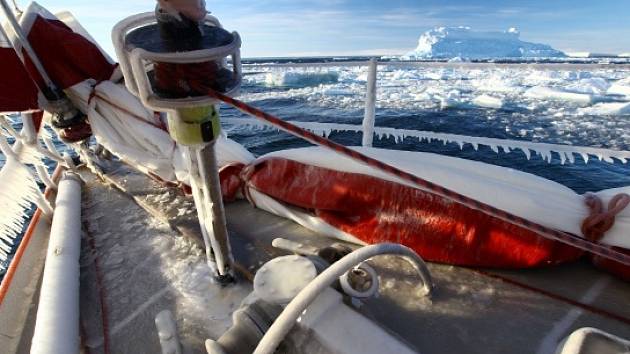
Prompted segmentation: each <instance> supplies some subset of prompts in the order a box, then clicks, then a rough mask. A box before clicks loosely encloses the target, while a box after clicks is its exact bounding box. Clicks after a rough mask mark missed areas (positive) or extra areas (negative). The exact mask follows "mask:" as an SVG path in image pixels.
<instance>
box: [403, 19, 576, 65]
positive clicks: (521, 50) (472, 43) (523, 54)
mask: <svg viewBox="0 0 630 354" xmlns="http://www.w3.org/2000/svg"><path fill="white" fill-rule="evenodd" d="M519 36H520V32H519V31H518V30H517V29H515V28H510V29H509V30H507V31H505V32H498V31H497V32H479V31H473V30H472V29H471V28H470V27H437V28H434V29H432V30H430V31H427V32H425V33H423V34H422V35H421V36H420V39H419V40H418V47H417V48H416V49H415V50H414V51H412V52H409V53H407V54H406V55H404V56H403V59H411V60H414V59H451V58H464V59H489V58H550V57H552V58H564V57H566V54H565V53H563V52H561V51H559V50H556V49H553V48H552V47H551V46H549V45H546V44H538V43H530V42H525V41H522V40H520V39H519Z"/></svg>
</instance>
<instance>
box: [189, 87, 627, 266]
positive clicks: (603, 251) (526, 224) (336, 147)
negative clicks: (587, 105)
mask: <svg viewBox="0 0 630 354" xmlns="http://www.w3.org/2000/svg"><path fill="white" fill-rule="evenodd" d="M190 84H191V86H192V88H193V89H194V90H197V91H201V92H205V93H206V94H207V95H208V96H209V97H211V98H214V99H217V100H219V101H221V102H224V103H226V104H228V105H230V106H232V107H234V108H236V109H238V110H240V111H241V112H244V113H246V114H249V115H251V116H254V117H256V118H258V119H260V120H262V121H264V122H267V123H269V124H271V125H273V126H275V127H276V128H279V129H281V130H284V131H285V132H288V133H289V134H292V135H294V136H297V137H299V138H302V139H304V140H306V141H308V142H310V143H313V144H316V145H320V146H324V147H326V148H329V149H331V150H333V151H335V152H337V153H339V154H341V155H344V156H347V157H349V158H351V159H353V160H355V161H358V162H361V163H363V164H366V165H368V166H371V167H374V168H376V169H378V170H381V171H384V172H387V173H389V174H391V175H393V176H396V177H398V178H400V179H402V180H404V181H407V182H411V183H413V184H414V185H415V186H417V187H418V188H421V189H423V190H425V191H428V192H430V193H432V194H435V195H437V196H440V197H443V198H446V199H449V200H451V201H454V202H456V203H459V204H462V205H464V206H466V207H468V208H471V209H475V210H479V211H481V212H483V213H485V214H487V215H490V216H492V217H495V218H497V219H500V220H503V221H505V222H509V223H511V224H513V225H516V226H519V227H522V228H524V229H527V230H530V231H533V232H535V233H537V234H539V235H540V236H542V237H545V238H548V239H551V240H555V241H559V242H562V243H565V244H568V245H571V246H573V247H576V248H578V249H581V250H584V251H587V252H589V253H592V254H596V255H599V256H601V257H604V258H608V259H611V260H614V261H616V262H619V263H622V264H625V265H628V266H630V255H626V254H623V253H621V252H618V251H616V250H614V249H613V248H611V247H608V246H605V245H601V244H597V243H595V242H592V241H590V240H586V239H583V238H581V237H578V236H575V235H572V234H569V233H566V232H561V231H558V230H554V229H551V228H549V227H546V226H543V225H540V224H537V223H534V222H532V221H529V220H527V219H525V218H522V217H520V216H517V215H514V214H510V213H508V212H506V211H503V210H501V209H498V208H495V207H493V206H491V205H488V204H485V203H482V202H479V201H477V200H475V199H472V198H469V197H466V196H464V195H461V194H459V193H457V192H454V191H452V190H449V189H446V188H444V187H442V186H440V185H438V184H435V183H433V182H430V181H427V180H425V179H422V178H420V177H417V176H415V175H413V174H411V173H409V172H405V171H403V170H401V169H399V168H397V167H394V166H392V165H389V164H386V163H384V162H382V161H379V160H376V159H374V158H371V157H369V156H366V155H364V154H362V153H360V152H358V151H355V150H352V149H350V148H347V147H345V146H343V145H341V144H337V143H335V142H333V141H331V140H328V139H326V138H323V137H321V136H318V135H316V134H313V133H311V132H309V131H307V130H304V129H302V128H299V127H297V126H295V125H293V124H291V123H289V122H286V121H284V120H282V119H280V118H278V117H276V116H273V115H271V114H269V113H266V112H264V111H262V110H260V109H257V108H255V107H252V106H250V105H248V104H246V103H244V102H242V101H239V100H237V99H234V98H232V97H229V96H226V95H224V94H222V93H219V92H216V91H215V90H213V89H211V88H209V87H207V86H205V85H203V84H200V83H193V82H191V83H190Z"/></svg>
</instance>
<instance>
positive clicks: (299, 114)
mask: <svg viewBox="0 0 630 354" xmlns="http://www.w3.org/2000/svg"><path fill="white" fill-rule="evenodd" d="M261 90H283V89H282V88H269V87H263V88H261V86H259V85H245V86H244V87H243V90H242V91H243V93H244V94H247V93H249V92H259V91H261ZM249 103H251V104H252V105H254V106H256V107H258V108H261V109H263V110H265V111H267V112H269V113H272V114H276V115H277V116H279V117H281V118H283V119H287V120H296V121H305V122H329V123H331V122H334V123H346V124H358V125H360V124H361V123H362V120H363V110H362V109H339V108H334V107H320V106H313V105H310V104H309V103H308V102H306V101H303V100H300V99H265V100H261V101H253V102H252V101H250V102H249ZM376 114H377V125H378V126H383V127H392V128H404V129H412V130H428V131H434V132H440V133H452V134H460V135H469V136H481V137H490V138H503V139H519V138H518V137H517V136H515V135H514V134H511V133H509V132H508V131H509V130H510V129H509V127H510V126H512V127H513V125H514V124H513V120H514V117H515V115H516V114H522V113H519V112H511V111H496V110H491V111H489V110H487V109H465V110H457V109H450V110H426V111H418V110H414V111H406V110H401V109H377V112H376ZM489 114H491V115H493V119H492V120H488V119H487V116H488V115H489ZM222 116H224V117H233V118H247V116H245V115H244V114H242V113H240V112H238V111H236V110H235V109H233V108H229V107H223V109H222ZM590 118H591V117H585V118H584V119H590ZM532 124H533V123H532ZM537 124H538V123H537ZM521 125H522V128H530V127H528V123H527V122H525V123H522V124H521ZM549 125H550V127H549V128H551V123H550V124H549ZM512 130H513V128H512ZM227 131H228V133H229V136H230V138H232V139H234V140H236V141H238V142H240V143H241V144H243V145H244V146H245V147H246V148H247V149H249V150H250V151H252V152H253V153H254V154H255V155H262V154H265V153H268V152H271V151H276V150H280V149H287V148H294V147H305V146H309V145H310V144H309V143H306V142H304V141H301V140H300V139H298V138H295V137H293V136H291V135H289V134H286V133H282V132H278V131H274V130H262V131H261V130H255V131H253V130H251V129H249V128H244V127H228V128H227ZM588 133H589V134H597V132H596V131H591V132H588ZM601 135H602V138H601V139H599V141H598V144H597V145H596V146H600V147H608V145H607V143H608V141H607V136H608V135H607V134H601ZM329 138H330V139H332V140H334V141H336V142H339V143H342V144H344V145H361V134H357V133H350V132H333V133H332V134H331V135H330V136H329ZM596 139H597V138H596ZM589 141H592V139H591V140H589ZM542 142H545V141H542ZM374 147H380V148H387V149H397V150H406V151H422V152H431V153H439V154H442V155H448V156H453V157H459V158H465V159H470V160H476V161H482V162H486V163H489V164H493V165H499V166H504V167H510V168H514V169H517V170H521V171H524V172H528V173H532V174H535V175H538V176H541V177H545V178H547V179H550V180H552V181H556V182H558V183H561V184H563V185H565V186H567V187H569V188H571V189H573V190H574V191H576V192H577V193H584V192H587V191H599V190H602V189H608V188H616V187H622V186H628V185H630V164H622V163H620V162H615V163H614V164H610V163H606V162H601V161H598V160H596V159H590V160H589V162H588V163H586V164H585V163H584V161H583V160H582V158H581V157H576V162H575V163H574V164H569V163H567V164H564V165H563V164H561V162H560V159H559V157H558V156H557V155H556V154H553V156H554V158H553V159H552V162H551V163H548V162H545V161H544V160H543V159H542V158H541V157H540V156H536V155H532V157H531V159H530V160H527V158H526V157H525V155H524V154H523V153H521V152H520V151H514V152H511V153H500V154H497V153H495V152H494V151H492V150H491V149H490V148H488V147H483V146H482V147H480V148H479V150H474V149H473V148H472V147H471V146H470V145H466V146H465V147H464V149H463V150H462V149H460V148H459V146H458V145H457V144H446V145H444V144H442V143H441V142H433V143H420V142H418V140H417V139H413V138H407V139H405V140H404V141H403V142H402V143H396V142H395V140H394V139H393V138H389V139H378V138H376V137H375V139H374ZM623 148H625V149H628V147H625V146H624V147H623Z"/></svg>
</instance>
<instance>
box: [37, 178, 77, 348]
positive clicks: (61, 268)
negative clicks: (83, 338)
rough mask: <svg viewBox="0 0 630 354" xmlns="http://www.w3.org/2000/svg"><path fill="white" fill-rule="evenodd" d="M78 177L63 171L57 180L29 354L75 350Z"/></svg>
mask: <svg viewBox="0 0 630 354" xmlns="http://www.w3.org/2000/svg"><path fill="white" fill-rule="evenodd" d="M80 252H81V180H80V179H79V177H78V175H76V174H74V173H69V172H66V174H65V176H64V178H63V179H62V180H61V182H60V183H59V191H58V193H57V199H56V209H55V215H54V217H53V221H52V226H51V229H50V241H49V245H48V253H47V255H46V265H45V268H44V277H43V280H42V286H41V292H40V295H39V307H38V309H37V320H36V322H35V333H34V335H33V342H32V345H31V353H33V354H73V353H79V344H80V343H79V275H80V271H79V255H80Z"/></svg>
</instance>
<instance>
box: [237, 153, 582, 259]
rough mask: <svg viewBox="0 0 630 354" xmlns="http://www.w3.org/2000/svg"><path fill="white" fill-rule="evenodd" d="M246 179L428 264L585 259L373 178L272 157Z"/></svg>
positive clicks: (574, 251)
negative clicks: (397, 246) (400, 247)
mask: <svg viewBox="0 0 630 354" xmlns="http://www.w3.org/2000/svg"><path fill="white" fill-rule="evenodd" d="M243 177H244V179H245V181H246V183H247V185H248V186H249V187H252V188H254V189H256V190H258V191H260V192H263V193H265V194H267V195H269V196H271V197H273V198H275V199H278V200H281V201H283V202H285V203H288V204H290V205H293V206H297V207H301V208H304V209H307V210H310V211H312V212H313V213H314V214H315V215H317V216H318V217H320V218H322V219H323V220H325V221H326V222H328V223H329V224H331V225H333V226H335V227H337V228H339V229H340V230H343V231H345V232H347V233H349V234H352V235H354V236H356V237H357V238H359V239H361V240H363V241H365V242H367V243H378V242H397V243H401V244H404V245H406V246H409V247H411V248H412V249H414V250H415V251H416V252H418V253H419V254H420V255H421V256H422V257H423V258H425V259H427V260H429V261H434V262H442V263H448V264H455V265H464V266H482V267H501V268H526V267H536V266H543V265H551V264H559V263H563V262H567V261H572V260H575V259H577V258H579V257H580V256H581V255H582V254H583V252H582V251H581V250H578V249H575V248H574V247H571V246H567V245H564V244H562V243H559V242H555V241H551V240H548V239H546V238H543V237H541V236H539V235H537V234H535V233H533V232H531V231H528V230H525V229H523V228H520V227H517V226H514V225H512V224H509V223H506V222H504V221H501V220H499V219H497V218H494V217H491V216H488V215H486V214H484V213H482V212H480V211H477V210H473V209H470V208H468V207H465V206H463V205H460V204H457V203H453V202H450V201H448V200H446V199H444V198H441V197H437V196H435V195H433V194H430V193H426V192H423V191H421V190H418V189H415V188H411V187H408V186H405V185H401V184H398V183H394V182H389V181H385V180H381V179H378V178H375V177H371V176H366V175H361V174H353V173H345V172H339V171H335V170H330V169H325V168H320V167H315V166H310V165H305V164H302V163H299V162H295V161H291V160H285V159H279V158H272V159H267V160H263V161H261V162H260V163H258V164H256V165H254V166H249V167H247V168H246V169H245V170H244V172H243Z"/></svg>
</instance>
